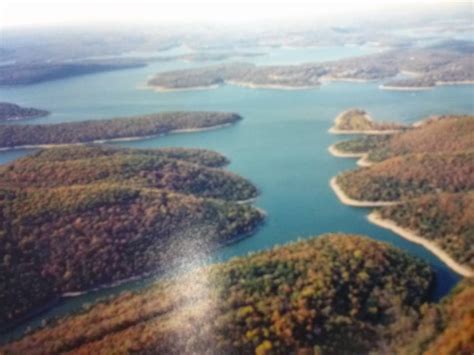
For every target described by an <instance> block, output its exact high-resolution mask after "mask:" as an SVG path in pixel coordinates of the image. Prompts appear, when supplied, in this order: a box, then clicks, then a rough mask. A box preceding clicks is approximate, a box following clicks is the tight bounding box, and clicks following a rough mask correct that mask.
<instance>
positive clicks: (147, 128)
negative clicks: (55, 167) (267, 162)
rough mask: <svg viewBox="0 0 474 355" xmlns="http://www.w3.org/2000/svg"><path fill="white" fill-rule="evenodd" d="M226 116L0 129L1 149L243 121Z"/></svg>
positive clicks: (169, 115)
mask: <svg viewBox="0 0 474 355" xmlns="http://www.w3.org/2000/svg"><path fill="white" fill-rule="evenodd" d="M241 119H242V117H241V116H239V115H238V114H235V113H227V112H162V113H155V114H150V115H142V116H135V117H119V118H111V119H100V120H90V121H80V122H67V123H57V124H41V125H30V124H28V125H21V126H20V125H0V149H2V148H3V149H12V148H31V147H48V146H52V145H64V144H72V143H76V144H81V143H90V142H104V141H111V140H132V139H143V138H149V137H153V136H159V135H163V134H169V133H185V132H196V131H202V130H208V129H215V128H220V127H225V126H228V125H231V124H233V123H236V122H238V121H239V120H241Z"/></svg>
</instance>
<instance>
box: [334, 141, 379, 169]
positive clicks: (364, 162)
mask: <svg viewBox="0 0 474 355" xmlns="http://www.w3.org/2000/svg"><path fill="white" fill-rule="evenodd" d="M328 151H329V153H330V154H331V155H332V156H334V157H336V158H344V159H346V158H348V159H357V162H356V164H357V166H360V167H362V168H366V167H369V166H372V165H374V163H373V162H371V161H370V160H368V159H367V157H368V153H350V152H348V153H344V152H341V151H340V150H338V149H337V148H336V147H335V144H332V145H330V146H329V148H328Z"/></svg>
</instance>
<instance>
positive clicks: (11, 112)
mask: <svg viewBox="0 0 474 355" xmlns="http://www.w3.org/2000/svg"><path fill="white" fill-rule="evenodd" d="M47 115H49V112H48V111H45V110H40V109H37V108H33V107H23V106H20V105H17V104H13V103H10V102H0V122H1V121H19V120H27V119H31V118H38V117H43V116H47Z"/></svg>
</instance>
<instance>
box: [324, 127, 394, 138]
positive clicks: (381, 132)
mask: <svg viewBox="0 0 474 355" xmlns="http://www.w3.org/2000/svg"><path fill="white" fill-rule="evenodd" d="M328 132H329V133H332V134H348V135H351V134H366V135H368V136H374V135H386V134H397V133H400V132H401V130H399V129H385V130H366V131H360V130H358V131H356V130H354V131H347V130H341V129H339V128H335V127H331V128H329V130H328Z"/></svg>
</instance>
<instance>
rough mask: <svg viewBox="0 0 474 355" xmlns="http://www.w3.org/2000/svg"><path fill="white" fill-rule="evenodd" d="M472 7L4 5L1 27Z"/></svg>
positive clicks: (158, 1) (401, 2) (391, 0)
mask: <svg viewBox="0 0 474 355" xmlns="http://www.w3.org/2000/svg"><path fill="white" fill-rule="evenodd" d="M460 3H463V4H464V5H465V6H466V5H467V6H469V5H471V10H472V2H465V1H464V2H453V1H446V0H445V1H440V0H424V1H410V0H398V1H395V0H388V1H380V0H379V1H377V0H362V1H337V0H333V1H315V0H312V1H310V0H306V1H301V0H293V1H292V0H284V1H277V0H220V1H189V0H188V1H185V0H155V1H152V0H148V1H144V0H138V1H132V0H128V1H120V0H118V1H117V0H56V1H51V0H49V1H48V0H46V1H41V0H36V1H35V0H0V26H1V27H2V28H5V27H23V26H37V25H65V24H67V25H71V24H74V25H76V24H77V25H97V24H121V23H127V24H146V25H153V24H154V25H162V24H169V23H180V24H189V23H196V22H199V23H213V24H219V23H221V24H231V25H232V24H238V23H242V24H245V23H246V24H251V23H262V22H270V21H272V22H274V21H282V20H290V21H299V20H301V19H314V20H315V21H320V22H330V21H334V20H341V19H342V18H352V19H354V18H357V17H360V16H367V17H368V16H379V15H381V14H384V15H387V14H392V13H407V14H409V13H412V12H415V11H417V10H423V11H428V10H430V9H432V7H433V6H434V5H436V6H437V7H439V5H443V6H449V4H451V5H453V4H454V5H459V4H460Z"/></svg>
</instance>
